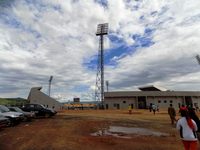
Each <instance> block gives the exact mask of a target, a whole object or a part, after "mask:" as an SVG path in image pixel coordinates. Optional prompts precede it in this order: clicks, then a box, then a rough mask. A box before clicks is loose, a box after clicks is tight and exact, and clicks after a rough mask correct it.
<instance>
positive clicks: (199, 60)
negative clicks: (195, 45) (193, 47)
mask: <svg viewBox="0 0 200 150" xmlns="http://www.w3.org/2000/svg"><path fill="white" fill-rule="evenodd" d="M196 59H197V62H198V63H199V65H200V56H199V55H196Z"/></svg>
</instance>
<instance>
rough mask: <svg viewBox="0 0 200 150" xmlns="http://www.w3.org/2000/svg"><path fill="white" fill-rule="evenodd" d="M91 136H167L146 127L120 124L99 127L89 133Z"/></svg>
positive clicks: (128, 137) (127, 137)
mask: <svg viewBox="0 0 200 150" xmlns="http://www.w3.org/2000/svg"><path fill="white" fill-rule="evenodd" d="M90 135H91V136H113V137H117V138H126V139H130V138H131V136H133V135H134V136H157V137H164V136H169V134H167V133H162V132H156V131H152V130H150V129H146V128H135V127H122V126H110V127H109V128H104V129H101V130H99V131H97V132H95V133H91V134H90Z"/></svg>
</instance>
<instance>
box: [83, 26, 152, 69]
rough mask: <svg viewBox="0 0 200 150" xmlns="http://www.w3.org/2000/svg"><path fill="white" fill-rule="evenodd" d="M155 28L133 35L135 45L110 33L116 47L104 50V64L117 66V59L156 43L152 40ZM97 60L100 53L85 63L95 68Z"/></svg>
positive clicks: (88, 66)
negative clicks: (128, 43)
mask: <svg viewBox="0 0 200 150" xmlns="http://www.w3.org/2000/svg"><path fill="white" fill-rule="evenodd" d="M153 32H154V30H153V29H150V28H146V29H145V31H144V35H138V34H134V35H133V36H132V38H133V40H134V41H135V43H134V44H133V45H129V46H127V44H126V43H125V42H124V41H123V39H120V38H118V37H117V36H114V35H109V39H110V41H111V42H112V43H113V44H114V45H115V43H117V44H116V45H117V46H116V47H114V48H112V49H109V50H106V51H104V64H105V65H108V66H113V67H115V66H117V60H119V59H121V58H124V57H126V56H127V55H131V54H133V53H134V52H135V51H136V50H137V49H138V48H141V47H150V46H151V45H153V44H154V42H153V41H152V38H151V36H152V34H153ZM97 60H98V55H95V56H93V57H92V58H91V59H90V60H89V61H88V60H87V61H86V62H84V65H85V66H87V68H88V69H91V70H95V69H97Z"/></svg>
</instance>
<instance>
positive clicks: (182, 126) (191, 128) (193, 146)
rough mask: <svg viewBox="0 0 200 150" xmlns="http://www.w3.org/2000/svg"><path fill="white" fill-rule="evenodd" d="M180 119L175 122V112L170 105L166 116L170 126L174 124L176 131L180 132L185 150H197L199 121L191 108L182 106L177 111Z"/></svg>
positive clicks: (199, 130) (199, 129)
mask: <svg viewBox="0 0 200 150" xmlns="http://www.w3.org/2000/svg"><path fill="white" fill-rule="evenodd" d="M179 113H180V115H181V118H180V119H179V120H176V110H175V109H174V107H173V105H172V104H170V106H169V108H168V114H169V116H170V119H171V124H174V123H175V122H177V123H176V128H177V130H179V131H180V137H181V139H182V142H183V145H184V148H185V150H197V141H198V135H199V132H200V120H199V118H198V116H197V114H196V112H195V109H194V108H192V107H190V106H189V107H187V106H184V105H182V106H181V107H180V109H179Z"/></svg>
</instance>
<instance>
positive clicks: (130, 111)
mask: <svg viewBox="0 0 200 150" xmlns="http://www.w3.org/2000/svg"><path fill="white" fill-rule="evenodd" d="M128 113H129V114H132V108H131V105H130V104H129V105H128Z"/></svg>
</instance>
